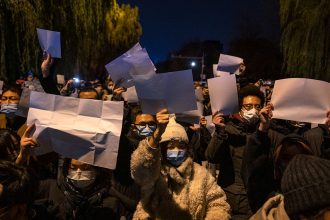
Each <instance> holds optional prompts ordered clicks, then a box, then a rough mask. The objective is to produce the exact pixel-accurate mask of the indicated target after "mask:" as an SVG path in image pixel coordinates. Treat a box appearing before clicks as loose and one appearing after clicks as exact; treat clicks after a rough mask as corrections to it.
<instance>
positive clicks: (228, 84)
mask: <svg viewBox="0 0 330 220" xmlns="http://www.w3.org/2000/svg"><path fill="white" fill-rule="evenodd" d="M207 83H208V86H209V93H210V101H211V107H212V113H213V114H214V113H216V112H217V111H220V112H221V113H223V114H224V115H229V114H231V113H235V112H237V111H238V95H237V86H236V76H235V74H232V75H230V76H225V77H216V78H212V79H208V80H207Z"/></svg>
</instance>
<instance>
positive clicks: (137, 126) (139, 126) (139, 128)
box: [135, 122, 157, 130]
mask: <svg viewBox="0 0 330 220" xmlns="http://www.w3.org/2000/svg"><path fill="white" fill-rule="evenodd" d="M135 126H136V128H137V129H138V130H141V129H144V128H146V127H147V126H148V127H149V128H150V129H152V130H154V129H156V128H157V124H156V123H155V122H149V123H140V124H135Z"/></svg>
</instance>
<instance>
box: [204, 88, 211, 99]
mask: <svg viewBox="0 0 330 220" xmlns="http://www.w3.org/2000/svg"><path fill="white" fill-rule="evenodd" d="M202 92H203V96H204V98H205V97H209V95H210V94H209V88H208V87H207V86H204V87H203V89H202Z"/></svg>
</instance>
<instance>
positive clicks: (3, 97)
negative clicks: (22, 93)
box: [1, 96, 19, 101]
mask: <svg viewBox="0 0 330 220" xmlns="http://www.w3.org/2000/svg"><path fill="white" fill-rule="evenodd" d="M18 99H19V98H17V97H16V96H9V97H7V96H2V97H1V101H7V100H9V101H16V100H18Z"/></svg>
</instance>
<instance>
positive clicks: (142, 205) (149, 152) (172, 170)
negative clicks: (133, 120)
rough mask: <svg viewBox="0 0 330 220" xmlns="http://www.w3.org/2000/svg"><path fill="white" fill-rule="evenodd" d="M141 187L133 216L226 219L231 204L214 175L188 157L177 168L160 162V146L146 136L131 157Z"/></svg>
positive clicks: (133, 172)
mask: <svg viewBox="0 0 330 220" xmlns="http://www.w3.org/2000/svg"><path fill="white" fill-rule="evenodd" d="M131 174H132V177H133V179H134V181H135V182H136V183H137V184H139V185H140V186H141V200H140V202H139V204H138V206H137V209H136V211H135V213H134V217H133V219H194V220H195V219H229V218H230V214H229V212H230V206H229V205H228V203H227V202H226V195H225V193H224V191H223V190H222V189H221V188H220V187H219V186H218V185H217V183H216V181H215V179H214V177H213V176H212V175H211V174H210V173H208V171H207V170H206V169H205V168H204V167H202V166H200V165H199V164H197V163H194V162H193V161H192V159H191V158H190V157H188V158H187V159H186V160H185V161H184V162H183V163H182V164H181V165H180V166H179V167H173V166H170V165H169V164H166V163H165V162H164V161H163V162H162V161H161V152H160V149H154V148H151V147H150V146H149V144H148V141H147V140H146V139H145V140H143V141H141V142H140V144H139V147H138V148H137V149H136V150H135V151H134V153H133V155H132V158H131Z"/></svg>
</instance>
